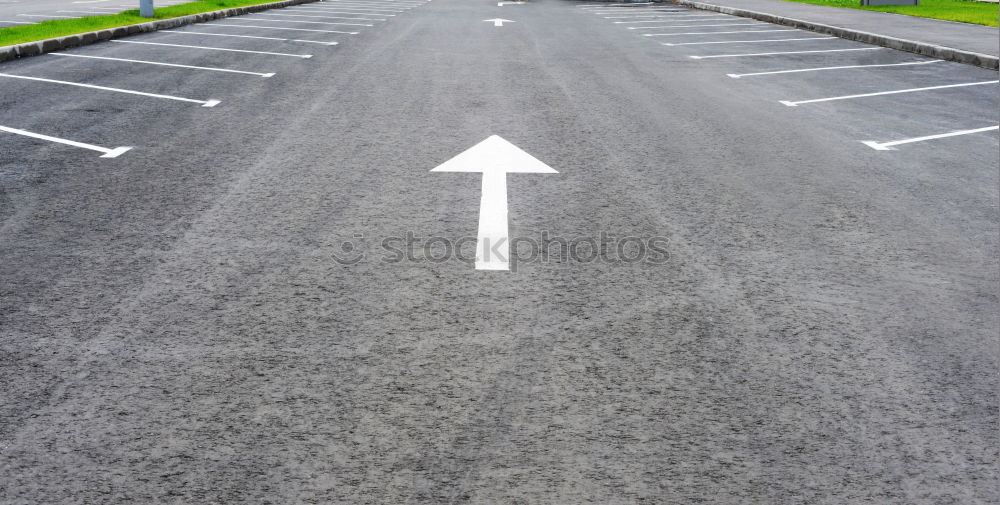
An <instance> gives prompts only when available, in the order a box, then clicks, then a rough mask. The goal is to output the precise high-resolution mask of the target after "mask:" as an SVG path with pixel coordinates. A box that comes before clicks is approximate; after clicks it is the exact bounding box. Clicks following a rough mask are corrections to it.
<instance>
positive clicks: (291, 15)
mask: <svg viewBox="0 0 1000 505" xmlns="http://www.w3.org/2000/svg"><path fill="white" fill-rule="evenodd" d="M257 15H258V16H281V17H286V18H311V19H348V20H352V21H385V20H384V19H380V18H345V17H340V16H309V15H305V14H271V13H269V12H261V13H259V14H257Z"/></svg>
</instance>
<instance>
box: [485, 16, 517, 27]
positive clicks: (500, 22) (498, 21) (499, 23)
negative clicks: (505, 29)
mask: <svg viewBox="0 0 1000 505" xmlns="http://www.w3.org/2000/svg"><path fill="white" fill-rule="evenodd" d="M483 21H493V26H503V24H504V23H516V22H517V21H511V20H509V19H501V18H493V19H484V20H483Z"/></svg>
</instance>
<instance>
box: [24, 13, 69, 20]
mask: <svg viewBox="0 0 1000 505" xmlns="http://www.w3.org/2000/svg"><path fill="white" fill-rule="evenodd" d="M18 16H24V17H26V18H62V19H76V17H77V16H46V15H44V14H18Z"/></svg>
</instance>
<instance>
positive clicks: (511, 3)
mask: <svg viewBox="0 0 1000 505" xmlns="http://www.w3.org/2000/svg"><path fill="white" fill-rule="evenodd" d="M522 4H524V2H497V7H503V6H504V5H522Z"/></svg>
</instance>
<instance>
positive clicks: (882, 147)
mask: <svg viewBox="0 0 1000 505" xmlns="http://www.w3.org/2000/svg"><path fill="white" fill-rule="evenodd" d="M997 130H1000V125H997V126H987V127H986V128H976V129H974V130H958V131H953V132H949V133H939V134H937V135H927V136H925V137H915V138H912V139H904V140H894V141H892V142H876V141H874V140H862V141H861V143H862V144H864V145H866V146H868V147H870V148H872V149H875V150H876V151H895V150H896V148H895V146H898V145H902V144H911V143H913V142H923V141H925V140H934V139H943V138H946V137H957V136H959V135H969V134H971V133H982V132H988V131H997Z"/></svg>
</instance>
